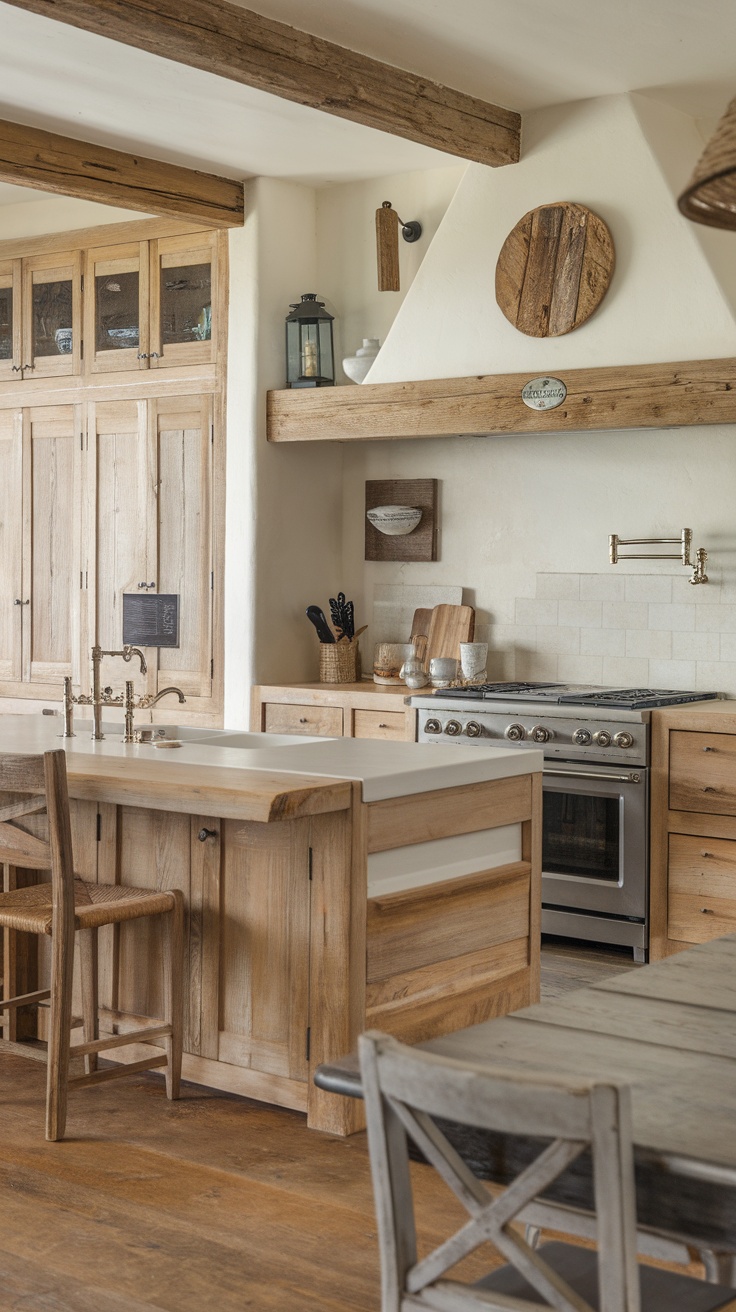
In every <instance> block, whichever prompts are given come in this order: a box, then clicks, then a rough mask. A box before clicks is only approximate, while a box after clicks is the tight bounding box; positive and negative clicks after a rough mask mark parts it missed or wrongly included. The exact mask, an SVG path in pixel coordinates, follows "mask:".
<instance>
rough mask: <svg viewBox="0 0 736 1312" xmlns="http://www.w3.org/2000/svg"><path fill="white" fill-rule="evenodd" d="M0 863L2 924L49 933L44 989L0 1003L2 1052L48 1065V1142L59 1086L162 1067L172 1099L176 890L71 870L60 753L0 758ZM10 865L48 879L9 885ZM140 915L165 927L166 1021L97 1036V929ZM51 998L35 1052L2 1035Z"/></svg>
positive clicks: (177, 1034)
mask: <svg viewBox="0 0 736 1312" xmlns="http://www.w3.org/2000/svg"><path fill="white" fill-rule="evenodd" d="M0 863H5V871H6V878H5V884H4V887H5V892H3V893H0V927H4V928H7V929H10V930H21V931H24V932H26V933H30V934H48V935H50V936H51V979H50V987H49V988H47V989H38V990H36V991H35V992H33V993H27V994H24V995H22V996H18V997H15V998H6V999H4V1000H3V1001H2V1002H0V1012H1V1013H2V1015H3V1038H2V1040H0V1052H2V1051H10V1052H13V1053H16V1054H18V1055H20V1056H23V1057H28V1056H32V1057H38V1056H40V1057H41V1059H42V1060H44V1059H45V1060H46V1061H47V1067H48V1069H47V1082H46V1138H47V1139H51V1140H58V1139H63V1137H64V1129H65V1125H66V1111H67V1089H68V1088H81V1087H82V1086H84V1085H89V1084H99V1083H102V1082H103V1081H106V1080H109V1079H114V1078H115V1077H117V1076H121V1075H129V1074H131V1073H133V1072H136V1071H142V1070H152V1069H154V1068H155V1067H160V1066H165V1067H166V1093H167V1096H168V1097H169V1098H178V1097H179V1084H180V1078H181V1049H182V1016H181V1011H182V971H183V945H184V929H183V926H184V906H183V898H182V895H181V893H180V892H179V891H178V890H176V889H172V890H166V891H163V892H155V891H148V890H146V889H140V888H129V887H123V886H122V885H117V884H115V885H109V884H92V883H87V882H85V881H83V880H81V879H77V878H75V876H74V865H73V857H72V837H71V825H70V820H69V797H68V792H67V780H66V756H65V754H64V752H63V751H53V752H45V753H44V755H43V756H9V755H0ZM14 867H25V868H27V869H30V870H33V871H39V872H40V871H50V872H51V882H50V883H49V882H45V883H35V884H31V885H30V886H28V887H24V888H13V885H14V883H15V880H14V879H13V878H12V870H13V868H14ZM141 916H162V917H163V924H164V927H165V932H164V962H165V964H164V998H165V1019H164V1020H163V1021H162V1022H156V1021H152V1022H151V1023H150V1024H149V1025H148V1026H147V1027H146V1028H144V1029H138V1030H137V1031H136V1032H135V1033H128V1034H117V1035H115V1036H114V1037H109V1038H103V1039H100V1038H99V1021H98V999H97V930H98V928H99V926H100V925H112V924H116V923H119V922H121V921H125V920H134V919H137V918H139V917H141ZM75 931H78V932H79V943H80V959H81V968H82V1014H83V1024H84V1042H83V1043H81V1044H79V1045H75V1046H74V1048H71V1028H72V977H73V969H74V936H75ZM49 998H50V1008H51V1010H50V1018H49V1039H48V1044H47V1051H46V1054H45V1057H44V1054H43V1052H42V1050H39V1049H38V1048H36V1047H33V1046H32V1045H31V1044H28V1043H17V1042H13V1041H11V1039H10V1037H9V1033H10V1029H11V1026H10V1024H9V1021H8V1017H9V1015H10V1014H11V1012H12V1010H13V1009H15V1008H17V1007H24V1006H30V1005H37V1004H38V1003H42V1002H44V1001H45V1000H46V999H49ZM152 1041H155V1042H156V1043H158V1044H159V1046H161V1047H163V1048H164V1049H165V1055H161V1054H160V1053H159V1054H158V1055H153V1054H152V1055H151V1057H150V1059H148V1060H144V1061H136V1062H134V1063H132V1064H130V1065H125V1064H122V1063H121V1064H118V1065H116V1066H114V1067H111V1068H109V1069H105V1070H98V1069H97V1057H98V1054H99V1053H101V1052H104V1051H105V1050H106V1049H110V1048H120V1047H122V1046H123V1045H125V1044H129V1043H141V1042H152ZM70 1056H74V1057H79V1058H82V1057H83V1058H84V1066H85V1074H84V1075H81V1076H79V1077H78V1078H75V1079H70V1078H69V1061H70Z"/></svg>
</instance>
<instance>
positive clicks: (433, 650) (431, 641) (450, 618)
mask: <svg viewBox="0 0 736 1312" xmlns="http://www.w3.org/2000/svg"><path fill="white" fill-rule="evenodd" d="M474 632H475V611H474V609H473V607H472V606H435V608H434V610H433V611H432V619H431V621H430V625H429V634H428V636H427V653H426V657H425V664H426V665H427V666H428V665H429V662H430V661H431V660H432V658H433V657H434V656H454V657H455V659H456V660H458V661H459V660H460V643H461V642H472V641H473V634H474Z"/></svg>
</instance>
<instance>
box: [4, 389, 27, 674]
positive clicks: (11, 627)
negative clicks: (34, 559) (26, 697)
mask: <svg viewBox="0 0 736 1312" xmlns="http://www.w3.org/2000/svg"><path fill="white" fill-rule="evenodd" d="M0 469H1V470H2V478H0V680H2V682H3V683H6V682H7V683H16V682H19V681H20V678H21V641H22V639H21V633H22V613H23V610H24V609H27V607H24V606H23V601H24V600H25V598H24V597H23V595H22V589H23V415H22V412H21V411H20V410H0ZM9 691H11V695H12V690H9Z"/></svg>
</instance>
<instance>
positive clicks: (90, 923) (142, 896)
mask: <svg viewBox="0 0 736 1312" xmlns="http://www.w3.org/2000/svg"><path fill="white" fill-rule="evenodd" d="M173 909H174V895H173V893H168V892H150V893H149V892H147V891H146V890H145V889H140V888H129V887H127V885H123V884H88V883H86V882H85V881H84V880H83V879H76V878H75V880H74V928H75V929H97V928H99V926H100V925H114V924H119V923H120V922H121V921H123V920H137V919H139V918H140V917H141V916H161V915H165V914H166V912H167V911H173ZM52 923H53V899H52V893H51V884H32V885H31V886H30V888H17V889H15V890H14V892H12V893H0V925H3V926H4V927H5V928H6V929H16V930H21V931H22V932H24V933H26V934H49V935H50V934H51V929H52Z"/></svg>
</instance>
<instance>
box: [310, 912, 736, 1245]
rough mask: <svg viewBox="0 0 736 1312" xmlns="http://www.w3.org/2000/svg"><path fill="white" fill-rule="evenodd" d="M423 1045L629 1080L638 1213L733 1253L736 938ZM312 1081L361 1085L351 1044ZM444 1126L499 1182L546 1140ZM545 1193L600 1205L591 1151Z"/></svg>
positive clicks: (666, 1229) (568, 1073)
mask: <svg viewBox="0 0 736 1312" xmlns="http://www.w3.org/2000/svg"><path fill="white" fill-rule="evenodd" d="M418 1046H419V1047H421V1048H423V1049H425V1050H426V1051H428V1052H432V1053H438V1054H441V1055H442V1056H445V1057H453V1058H457V1059H459V1060H468V1061H473V1062H488V1063H493V1064H497V1065H500V1066H503V1067H505V1068H506V1069H510V1070H515V1071H520V1072H532V1071H534V1072H538V1073H540V1074H541V1075H543V1076H544V1075H563V1076H565V1077H570V1078H574V1077H583V1078H586V1079H601V1080H616V1081H619V1082H622V1083H625V1084H628V1085H630V1086H631V1091H632V1104H633V1137H634V1151H635V1165H636V1191H637V1212H638V1218H639V1223H640V1224H641V1225H643V1226H650V1227H654V1228H656V1229H657V1230H658V1231H660V1232H663V1233H665V1234H669V1235H673V1236H679V1237H684V1238H685V1239H686V1240H687V1241H688V1242H691V1243H692V1244H693V1245H695V1246H697V1247H698V1248H701V1249H710V1250H715V1251H718V1252H722V1253H724V1254H731V1253H734V1254H736V935H729V936H728V937H726V938H720V939H716V940H714V941H713V942H710V943H704V944H701V945H699V946H697V947H692V948H689V949H688V950H687V951H685V952H681V953H678V954H677V955H676V956H671V957H668V958H667V959H666V960H665V961H661V962H657V963H656V964H653V965H649V966H643V967H642V968H641V969H639V970H635V971H628V972H627V973H626V974H623V975H618V976H613V977H611V978H609V979H606V980H604V981H602V982H601V983H599V984H596V985H593V986H592V987H590V988H583V989H579V990H576V991H574V992H571V993H568V994H566V995H565V996H563V997H562V998H559V999H556V1000H554V1001H550V1002H542V1003H538V1004H537V1005H535V1006H532V1007H525V1008H524V1009H523V1010H521V1011H517V1012H514V1013H513V1015H509V1016H505V1017H502V1018H499V1019H498V1020H490V1021H485V1022H484V1023H483V1024H480V1025H471V1026H470V1027H468V1028H467V1029H463V1030H457V1031H455V1032H454V1033H451V1034H446V1035H444V1036H443V1037H441V1038H435V1039H432V1040H431V1041H430V1042H427V1043H422V1044H420V1045H418ZM316 1079H317V1080H318V1082H319V1083H320V1087H321V1088H323V1089H329V1090H331V1091H332V1092H335V1093H342V1094H352V1095H353V1096H360V1093H361V1089H360V1071H359V1067H358V1062H357V1057H355V1055H352V1054H351V1055H350V1056H349V1057H347V1058H345V1059H344V1060H342V1061H340V1062H337V1063H334V1064H332V1065H331V1066H323V1067H320V1068H318V1071H317V1075H316ZM443 1128H444V1129H445V1131H446V1133H448V1137H450V1138H451V1139H453V1142H454V1143H455V1146H456V1147H457V1148H458V1151H460V1152H461V1154H462V1155H463V1156H464V1157H465V1158H466V1160H467V1161H468V1162H469V1163H470V1165H471V1166H472V1167H473V1169H474V1170H475V1171H476V1172H477V1173H478V1174H480V1175H482V1176H484V1177H485V1178H488V1179H492V1180H497V1181H499V1182H500V1183H506V1182H507V1181H509V1180H510V1179H512V1178H513V1177H514V1176H515V1175H516V1174H518V1171H519V1170H520V1169H521V1168H523V1166H525V1165H526V1164H527V1163H528V1162H529V1161H531V1159H532V1158H533V1156H535V1155H536V1153H537V1152H538V1151H539V1142H538V1141H534V1142H533V1141H529V1140H519V1139H516V1138H515V1139H513V1140H510V1139H508V1138H507V1137H506V1136H503V1135H495V1134H488V1133H487V1132H483V1131H478V1130H473V1129H471V1128H469V1127H462V1126H456V1125H452V1124H448V1123H445V1124H444V1125H443ZM550 1196H554V1198H555V1199H556V1200H557V1201H560V1202H566V1203H570V1204H573V1205H576V1206H583V1207H592V1190H591V1169H590V1162H589V1160H588V1161H587V1162H586V1159H585V1158H581V1159H579V1160H578V1162H576V1163H574V1165H573V1167H572V1168H571V1169H570V1170H569V1172H568V1173H566V1175H565V1176H564V1177H562V1178H561V1180H560V1182H559V1188H558V1189H557V1190H556V1191H555V1193H554V1195H550Z"/></svg>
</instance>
